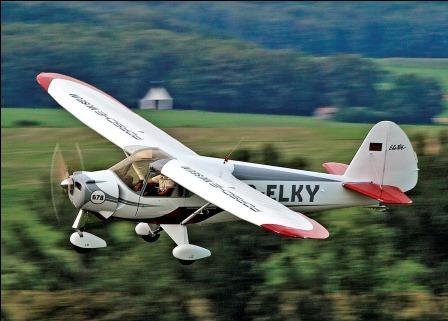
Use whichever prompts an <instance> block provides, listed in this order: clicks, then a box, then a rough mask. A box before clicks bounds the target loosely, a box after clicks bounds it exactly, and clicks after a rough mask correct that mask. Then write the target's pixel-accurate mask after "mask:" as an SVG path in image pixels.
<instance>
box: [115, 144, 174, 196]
mask: <svg viewBox="0 0 448 321" xmlns="http://www.w3.org/2000/svg"><path fill="white" fill-rule="evenodd" d="M169 160H171V157H170V156H169V155H168V154H166V153H164V152H162V151H161V150H159V149H156V148H145V149H140V150H138V151H136V152H134V153H132V154H131V155H129V156H128V157H127V158H125V159H124V160H122V161H121V162H119V163H118V164H116V165H114V166H112V167H111V168H110V170H112V171H113V172H114V173H115V174H117V176H118V177H119V178H120V179H121V180H122V181H123V182H124V183H125V184H126V186H128V187H129V188H130V189H132V190H133V191H135V192H136V193H140V194H141V196H170V195H171V194H172V192H173V190H174V188H175V187H176V184H175V183H174V182H173V181H172V180H171V179H169V178H168V177H166V176H164V175H163V174H161V173H160V171H161V169H162V167H163V165H165V163H167V162H168V161H169Z"/></svg>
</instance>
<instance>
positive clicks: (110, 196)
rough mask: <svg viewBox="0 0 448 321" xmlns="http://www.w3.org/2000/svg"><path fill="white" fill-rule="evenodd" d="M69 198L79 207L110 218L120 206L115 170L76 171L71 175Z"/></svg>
mask: <svg viewBox="0 0 448 321" xmlns="http://www.w3.org/2000/svg"><path fill="white" fill-rule="evenodd" d="M68 189H69V192H68V195H69V198H70V201H71V202H72V203H73V205H74V206H75V207H76V208H78V209H83V210H87V211H92V212H97V213H99V214H100V215H101V216H103V217H104V218H109V217H110V216H111V215H112V214H113V213H114V212H115V210H116V209H117V206H118V196H119V194H118V193H119V190H118V182H117V178H116V176H115V175H114V174H113V172H111V171H109V170H102V171H96V172H84V171H83V172H75V173H73V175H72V176H71V177H70V184H69V186H68Z"/></svg>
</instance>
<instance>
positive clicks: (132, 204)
mask: <svg viewBox="0 0 448 321" xmlns="http://www.w3.org/2000/svg"><path fill="white" fill-rule="evenodd" d="M210 160H212V162H217V163H218V162H219V163H222V159H209V161H210ZM230 162H231V165H232V167H233V171H232V174H233V175H234V176H235V177H236V178H238V179H240V180H242V181H243V182H245V183H246V184H248V185H249V186H251V187H252V188H255V189H256V190H257V191H259V192H261V193H263V194H265V195H267V196H269V197H270V198H272V199H275V200H276V201H278V202H280V203H281V204H283V205H285V206H287V207H288V208H290V209H292V210H293V211H297V212H301V213H309V212H316V211H322V210H328V209H335V208H344V207H353V206H376V205H378V202H377V201H375V200H373V199H370V198H367V197H364V196H362V195H359V194H357V193H354V192H351V191H348V190H347V189H345V188H344V187H343V186H342V184H343V183H344V177H343V176H339V175H331V174H325V173H318V172H311V171H303V170H296V169H289V168H282V167H276V166H268V165H260V164H254V163H246V162H238V161H230ZM118 182H119V191H120V192H119V193H120V198H119V205H118V207H117V209H116V211H115V213H114V214H113V217H115V218H122V219H127V220H135V221H146V222H154V223H157V224H161V223H167V222H168V223H172V224H175V223H176V224H178V223H180V222H181V221H182V220H183V219H185V218H186V217H188V215H190V214H191V213H193V212H194V211H195V210H196V209H198V208H200V207H201V206H203V205H204V204H206V203H207V202H206V201H205V200H204V199H202V198H200V197H198V196H196V195H194V194H190V195H188V194H186V195H182V196H178V197H177V196H174V197H173V196H171V197H154V196H152V197H143V196H140V195H138V194H137V193H135V192H134V191H132V190H130V189H129V188H128V187H127V186H126V185H125V184H124V183H123V182H121V181H120V180H118ZM236 219H237V218H236V217H235V216H233V215H231V214H229V213H227V212H225V211H222V210H221V209H219V208H216V207H213V206H211V207H209V209H208V211H207V214H206V215H202V216H201V215H199V216H198V217H197V218H196V219H195V220H193V221H192V222H191V223H198V222H202V223H215V222H222V221H229V220H236Z"/></svg>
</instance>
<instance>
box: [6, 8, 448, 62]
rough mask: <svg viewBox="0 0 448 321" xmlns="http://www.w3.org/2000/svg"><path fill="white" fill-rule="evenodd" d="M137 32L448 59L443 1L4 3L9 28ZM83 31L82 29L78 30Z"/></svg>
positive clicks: (315, 51) (274, 46) (310, 50)
mask: <svg viewBox="0 0 448 321" xmlns="http://www.w3.org/2000/svg"><path fill="white" fill-rule="evenodd" d="M25 21H26V22H30V23H66V22H71V23H81V22H82V23H87V24H89V25H90V26H96V25H98V24H100V25H105V26H107V27H110V26H115V27H117V26H118V27H123V25H126V26H134V27H136V28H139V29H164V30H170V31H173V32H182V33H197V34H203V35H206V36H207V37H210V36H213V37H221V38H229V37H230V38H237V39H241V40H244V41H250V42H254V43H257V44H259V45H261V46H263V47H267V48H272V49H294V50H299V51H303V52H307V53H310V54H313V55H319V56H322V55H334V54H341V53H351V54H361V55H363V56H368V57H446V52H447V43H448V5H447V4H446V3H444V2H434V1H433V2H429V3H428V2H398V1H397V2H381V3H377V2H362V3H356V2H344V3H332V2H314V3H309V2H307V3H297V2H266V3H256V2H231V3H223V2H204V3H194V2H184V3H172V2H144V3H138V2H126V3H123V2H120V3H111V2H107V3H96V2H85V3H79V2H75V3H71V2H56V3H50V2H39V3H36V4H34V3H28V2H6V3H5V2H2V22H3V23H14V22H25ZM75 30H76V29H75Z"/></svg>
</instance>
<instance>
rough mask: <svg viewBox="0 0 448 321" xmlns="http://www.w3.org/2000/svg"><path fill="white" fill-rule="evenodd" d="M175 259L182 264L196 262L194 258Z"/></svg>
mask: <svg viewBox="0 0 448 321" xmlns="http://www.w3.org/2000/svg"><path fill="white" fill-rule="evenodd" d="M177 260H178V261H179V263H180V264H182V265H192V264H193V263H194V262H196V260H181V259H177Z"/></svg>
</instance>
